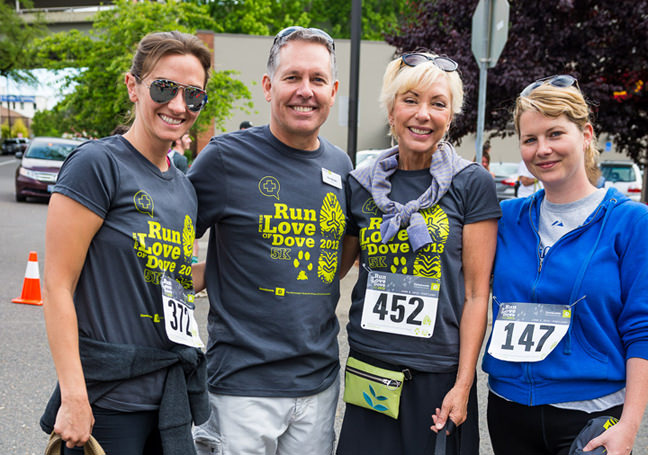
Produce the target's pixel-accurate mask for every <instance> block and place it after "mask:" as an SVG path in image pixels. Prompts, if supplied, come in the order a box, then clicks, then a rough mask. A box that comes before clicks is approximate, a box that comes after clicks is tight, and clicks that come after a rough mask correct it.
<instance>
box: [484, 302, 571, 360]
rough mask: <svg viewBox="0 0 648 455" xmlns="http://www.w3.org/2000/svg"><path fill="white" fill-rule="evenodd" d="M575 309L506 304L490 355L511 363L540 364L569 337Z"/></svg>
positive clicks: (497, 323) (496, 323)
mask: <svg viewBox="0 0 648 455" xmlns="http://www.w3.org/2000/svg"><path fill="white" fill-rule="evenodd" d="M570 323H571V308H570V307H569V306H565V305H550V304H543V303H520V302H515V303H502V304H501V305H500V308H499V313H498V314H497V319H496V320H495V324H493V334H492V335H491V342H490V345H489V347H488V353H489V354H490V355H492V356H493V357H495V358H496V359H499V360H504V361H507V362H539V361H540V360H543V359H544V358H546V357H547V356H548V355H549V354H550V353H551V351H553V349H554V348H555V347H556V346H557V345H558V343H559V342H560V340H562V338H563V337H564V336H565V334H566V333H567V330H568V329H569V324H570Z"/></svg>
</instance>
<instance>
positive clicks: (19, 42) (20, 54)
mask: <svg viewBox="0 0 648 455" xmlns="http://www.w3.org/2000/svg"><path fill="white" fill-rule="evenodd" d="M12 3H13V2H5V1H0V76H3V77H9V78H11V79H13V80H15V81H21V82H34V78H33V76H32V75H31V74H30V73H29V71H25V70H28V69H29V68H33V67H34V66H33V62H32V61H31V59H30V55H29V54H28V53H26V52H25V49H26V48H27V46H28V44H29V43H31V42H32V41H33V40H34V39H35V38H38V37H40V36H43V35H44V34H45V27H44V26H43V22H42V18H41V17H40V16H36V20H35V21H34V22H33V23H31V24H27V23H26V22H25V21H24V20H23V19H22V17H20V16H19V15H18V14H17V13H16V10H15V7H14V6H12ZM23 4H24V6H25V7H29V6H31V2H30V1H27V2H23Z"/></svg>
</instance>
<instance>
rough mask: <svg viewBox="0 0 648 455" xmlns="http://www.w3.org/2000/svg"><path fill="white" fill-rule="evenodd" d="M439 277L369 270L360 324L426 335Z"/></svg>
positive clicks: (431, 329) (436, 299) (432, 319)
mask: <svg viewBox="0 0 648 455" xmlns="http://www.w3.org/2000/svg"><path fill="white" fill-rule="evenodd" d="M440 287H441V284H440V281H439V280H438V279H436V278H426V277H422V276H414V275H400V274H396V273H388V272H373V271H372V272H369V277H368V278H367V290H366V293H365V300H364V305H363V307H362V322H361V324H362V328H363V329H365V330H375V331H378V332H387V333H396V334H398V335H406V336H412V337H419V338H430V337H432V333H433V332H434V324H435V322H436V313H437V307H438V305H439V289H440Z"/></svg>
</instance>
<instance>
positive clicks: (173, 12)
mask: <svg viewBox="0 0 648 455" xmlns="http://www.w3.org/2000/svg"><path fill="white" fill-rule="evenodd" d="M114 3H115V8H114V9H110V10H103V11H100V12H98V13H97V15H96V16H95V21H94V23H93V28H92V30H91V31H90V33H89V35H84V34H82V33H80V32H79V31H78V30H71V31H69V32H63V33H56V34H52V35H49V36H47V37H45V38H43V39H41V40H38V41H37V42H35V43H34V45H33V46H32V47H31V50H32V52H33V54H34V55H35V58H36V60H37V61H38V62H39V63H40V66H42V67H45V68H48V69H62V68H70V67H74V68H80V69H81V71H80V72H79V73H78V74H77V75H73V76H69V78H68V80H67V81H66V83H67V86H68V87H73V91H72V92H71V93H70V94H69V95H67V96H65V97H64V99H63V100H62V101H61V102H60V103H58V104H57V105H56V106H55V108H54V109H53V111H52V112H51V113H41V114H39V115H37V116H35V118H34V125H33V128H34V131H35V132H37V131H38V132H40V131H45V132H53V131H57V132H58V133H62V132H71V133H79V134H82V135H84V136H95V137H101V136H106V135H108V134H110V132H111V131H112V130H113V128H114V127H115V126H116V125H118V124H120V123H124V122H126V121H128V117H129V115H130V110H131V108H132V103H131V101H130V100H129V99H128V93H127V91H126V88H125V86H124V74H125V73H126V72H127V71H128V69H129V67H130V62H131V59H132V56H133V53H134V52H135V50H136V48H137V43H138V42H139V41H140V40H141V39H142V37H144V35H146V34H147V33H150V32H155V31H164V30H180V31H182V32H188V33H195V31H196V30H198V29H203V30H205V29H206V30H214V29H216V28H217V27H216V23H215V22H214V20H213V19H212V18H211V17H210V16H209V14H208V13H207V10H206V7H205V6H201V5H196V4H193V3H181V2H177V1H173V0H170V1H168V2H166V3H158V2H138V3H132V2H130V1H128V0H116V1H115V2H114ZM232 76H233V73H232V72H230V71H223V72H212V77H211V78H210V81H209V84H208V86H207V92H208V93H209V103H208V104H207V106H206V108H205V109H204V110H203V112H202V113H201V115H200V117H198V121H197V127H198V128H199V129H201V128H204V127H205V126H206V125H207V124H209V123H210V122H212V121H213V122H215V125H216V127H217V128H220V129H223V123H224V121H225V119H226V118H227V117H228V116H229V115H230V111H231V110H232V108H233V107H234V106H235V104H236V103H237V102H239V100H245V99H247V100H249V99H250V98H251V95H250V92H249V90H248V88H247V87H246V86H245V85H244V84H243V83H242V82H240V81H238V80H236V79H233V78H232ZM239 107H240V108H244V109H245V108H250V107H251V103H250V102H249V101H248V102H245V101H243V103H242V106H239ZM41 122H42V123H41Z"/></svg>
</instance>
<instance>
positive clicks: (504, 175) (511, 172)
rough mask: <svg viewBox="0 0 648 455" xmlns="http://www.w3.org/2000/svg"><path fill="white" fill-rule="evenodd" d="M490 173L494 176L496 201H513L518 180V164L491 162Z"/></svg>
mask: <svg viewBox="0 0 648 455" xmlns="http://www.w3.org/2000/svg"><path fill="white" fill-rule="evenodd" d="M490 171H491V172H492V173H493V174H495V190H496V191H497V200H498V201H503V200H504V199H513V198H514V197H515V191H516V184H517V178H518V174H517V171H518V163H511V162H501V161H500V162H495V161H491V163H490Z"/></svg>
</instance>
